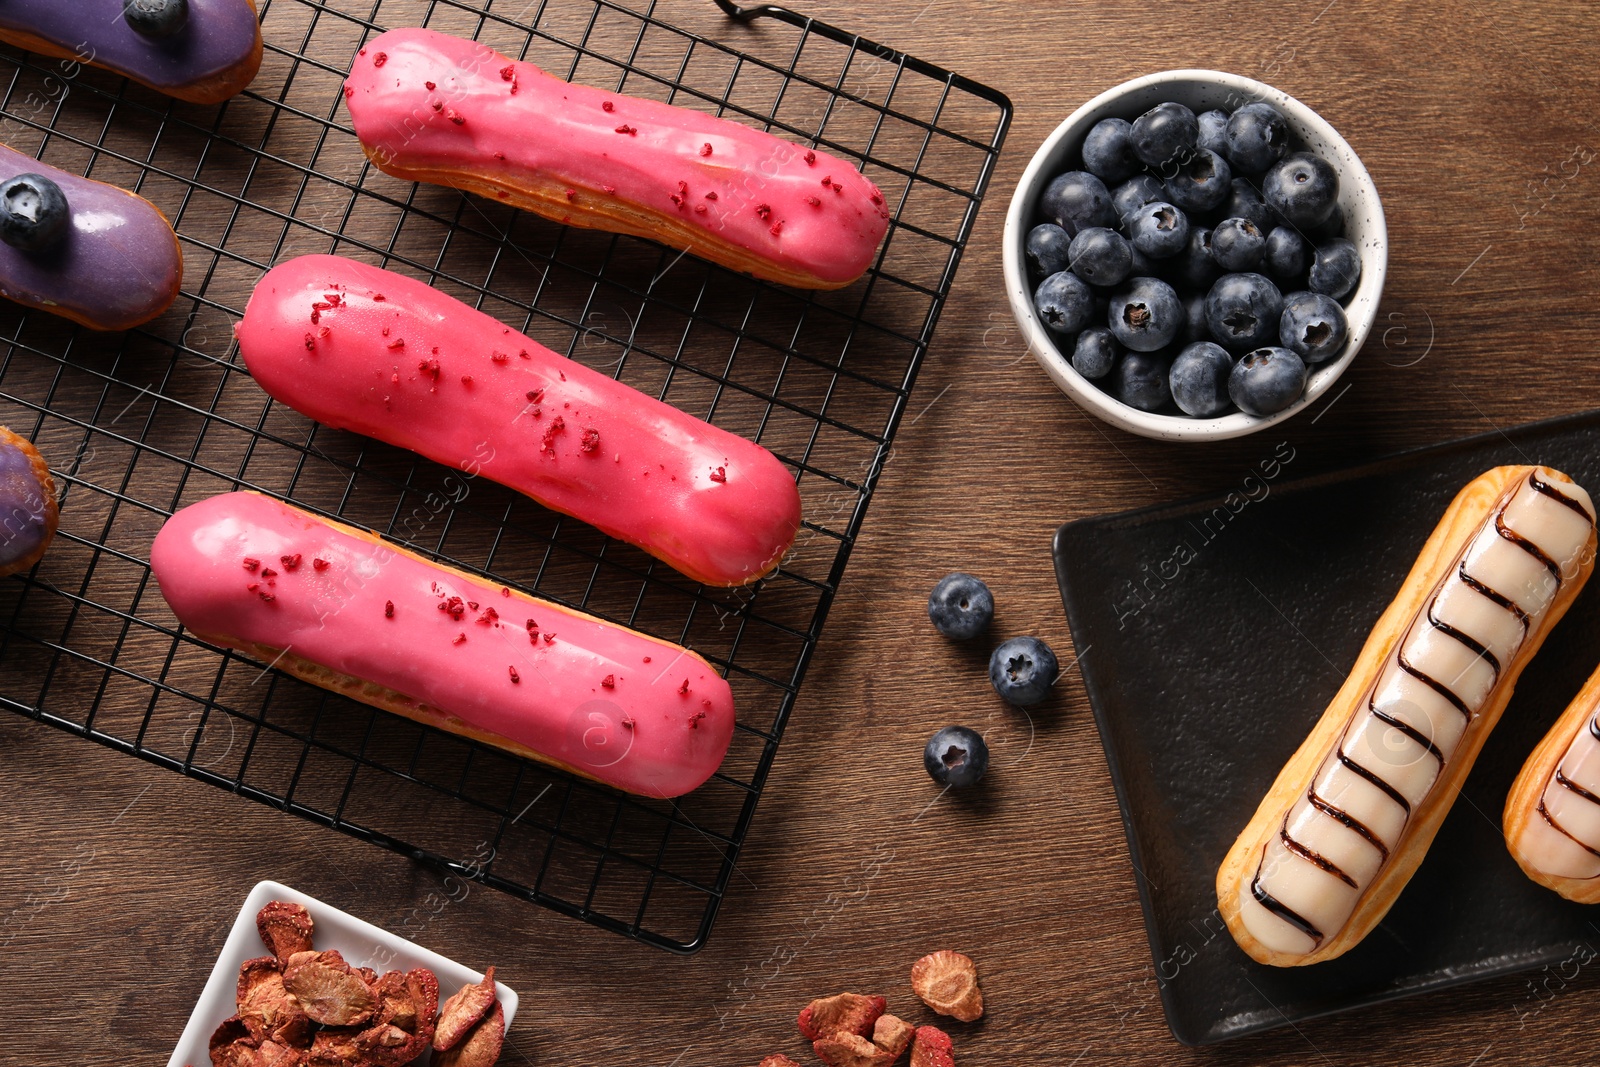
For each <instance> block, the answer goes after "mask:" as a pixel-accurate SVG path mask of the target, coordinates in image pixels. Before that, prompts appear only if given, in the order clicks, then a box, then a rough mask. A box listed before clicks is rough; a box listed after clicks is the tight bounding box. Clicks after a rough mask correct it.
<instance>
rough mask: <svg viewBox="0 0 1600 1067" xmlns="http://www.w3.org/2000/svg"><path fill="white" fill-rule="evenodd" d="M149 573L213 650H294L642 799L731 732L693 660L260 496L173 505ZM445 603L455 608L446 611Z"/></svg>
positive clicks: (718, 758) (706, 758) (714, 686)
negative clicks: (533, 631)
mask: <svg viewBox="0 0 1600 1067" xmlns="http://www.w3.org/2000/svg"><path fill="white" fill-rule="evenodd" d="M285 556H287V557H290V558H291V560H292V558H293V557H294V556H299V560H298V562H297V563H295V564H294V565H293V566H292V567H290V566H288V565H286V564H287V561H285V560H284V559H283V557H285ZM249 560H254V561H257V565H256V566H254V567H251V566H250V565H249V564H248V562H247V561H249ZM318 560H321V561H322V564H319V563H318V562H317V561H318ZM150 564H151V568H152V570H153V571H154V573H155V576H156V581H157V582H159V583H160V586H161V594H162V595H163V596H164V597H166V599H167V603H168V604H170V605H171V606H172V611H173V614H175V615H176V616H177V617H178V620H179V621H180V622H182V623H183V624H184V625H185V626H186V627H188V628H189V629H190V630H192V631H194V633H195V634H196V635H197V636H200V637H202V638H204V639H205V640H208V641H212V642H215V643H218V644H223V645H229V646H232V647H244V646H248V645H258V646H264V647H265V648H268V649H288V650H289V651H290V652H292V653H293V654H294V655H297V656H300V657H303V658H305V659H308V660H311V661H312V662H314V663H317V664H320V665H321V666H324V667H327V668H329V669H330V670H333V671H336V672H338V673H339V674H341V675H347V676H349V677H352V678H359V679H363V680H366V681H369V682H373V683H376V684H377V685H380V686H384V687H386V688H388V689H392V690H395V691H396V692H398V693H401V694H404V695H405V696H406V697H409V698H410V699H411V700H413V701H416V702H418V703H420V704H422V705H426V706H427V707H428V708H432V709H437V711H438V712H441V713H443V715H444V716H445V719H444V720H443V721H440V722H439V723H438V724H439V725H440V726H441V727H443V728H444V729H458V730H459V728H461V727H465V728H466V729H467V730H470V731H478V732H483V733H488V734H492V735H495V736H497V737H501V738H505V739H507V740H509V741H511V742H513V743H514V744H516V745H521V746H524V747H525V748H528V749H532V750H534V751H535V752H538V753H541V754H543V755H544V756H546V757H548V758H550V759H552V760H555V761H557V762H559V763H562V764H565V765H567V766H569V767H572V768H574V769H576V770H578V771H580V772H581V773H584V774H587V775H590V776H592V777H594V778H597V779H599V780H600V781H602V782H605V783H606V784H608V785H613V786H616V787H617V788H618V789H624V790H627V791H628V792H631V793H639V794H643V795H646V796H658V797H670V796H679V795H681V794H683V793H687V792H688V791H689V790H691V789H694V788H695V787H697V786H699V785H700V784H701V783H703V782H704V781H705V780H706V779H707V778H709V777H710V776H711V774H712V772H713V771H715V770H716V769H717V767H718V765H719V764H721V762H722V758H723V756H724V755H725V754H726V753H727V750H728V744H729V741H730V740H731V738H732V736H733V721H734V712H733V693H732V691H731V690H730V689H729V688H728V683H727V682H726V681H725V680H724V679H723V678H722V677H721V676H720V675H718V674H717V673H716V671H715V670H713V669H712V668H711V666H710V665H709V664H708V663H706V662H705V660H703V659H701V658H700V657H699V656H696V655H695V654H694V653H692V652H689V651H687V650H686V649H683V648H680V647H678V646H677V645H673V644H670V643H668V642H666V641H658V640H656V639H655V638H653V637H647V636H645V635H644V634H641V633H637V632H635V631H633V630H629V629H625V628H624V627H621V626H615V625H613V624H611V623H607V622H603V621H601V620H599V619H596V618H593V617H592V616H589V615H583V614H580V613H578V612H575V611H570V610H568V609H566V608H561V607H557V606H556V605H554V604H551V603H548V602H546V601H542V600H535V599H534V598H532V597H529V596H526V595H525V594H521V593H510V594H508V593H507V592H506V591H505V590H504V588H503V587H502V586H498V585H494V584H493V583H490V582H487V581H484V580H482V579H477V578H471V577H469V576H467V575H464V574H462V573H461V572H459V571H455V570H452V569H450V568H447V567H443V566H440V565H439V564H435V563H429V562H427V561H425V560H423V559H421V558H419V557H416V556H413V555H411V554H410V553H408V552H405V551H403V550H400V549H397V548H394V547H391V546H389V545H388V544H386V543H384V542H382V541H379V540H377V539H376V538H373V537H372V536H371V535H365V534H361V533H360V532H359V531H355V530H353V529H351V528H349V527H343V526H341V525H338V524H334V523H329V522H327V521H325V520H323V519H320V518H318V517H317V516H315V515H312V514H310V513H309V512H305V511H302V510H300V509H299V508H296V507H293V506H291V505H289V504H285V503H283V502H282V501H279V500H274V499H272V498H270V497H265V496H262V495H260V494H258V493H248V492H240V493H225V494H223V495H221V496H216V497H212V498H211V499H209V500H205V501H202V502H201V503H198V504H194V505H192V506H190V507H187V508H184V509H183V510H182V511H179V512H178V513H177V514H176V515H174V516H173V517H172V518H171V519H169V520H168V521H167V523H166V525H164V526H163V527H162V528H161V532H160V533H159V534H157V535H156V540H155V544H154V546H153V547H152V548H151V550H150ZM269 571H270V572H272V573H270V574H269ZM452 597H459V598H460V603H459V604H458V605H456V607H457V608H459V611H460V614H459V616H457V615H455V614H452V611H450V610H441V605H446V606H449V605H450V604H451V601H450V598H452ZM391 604H392V605H393V615H392V616H390V615H389V614H388V610H389V605H391ZM471 604H476V605H477V607H476V608H472V607H470V606H469V605H471ZM490 609H493V611H492V612H491V610H490ZM496 616H498V617H496ZM529 619H532V620H533V621H534V622H535V623H536V624H537V629H538V631H539V635H538V637H537V638H534V637H533V635H532V634H530V631H529V629H528V621H527V620H529ZM547 634H548V635H551V636H552V637H553V639H552V640H547V639H546V637H545V635H547ZM513 672H515V678H514V676H513ZM608 680H609V683H610V684H609V685H608V684H607V681H608ZM380 706H381V705H380Z"/></svg>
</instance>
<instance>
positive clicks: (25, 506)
mask: <svg viewBox="0 0 1600 1067" xmlns="http://www.w3.org/2000/svg"><path fill="white" fill-rule="evenodd" d="M50 535H51V530H50V528H49V520H48V518H47V511H46V508H45V498H44V487H43V486H41V485H40V484H39V476H38V475H37V474H35V473H34V470H33V458H32V457H31V456H29V455H28V454H27V453H26V452H24V451H23V450H22V449H20V448H18V447H17V446H16V445H13V444H0V570H5V569H6V568H7V567H10V566H11V565H12V564H14V563H16V562H17V561H18V560H20V559H25V558H27V557H28V556H30V555H32V554H33V553H34V552H37V551H38V550H39V546H40V545H42V544H44V542H45V541H47V540H48V539H49V538H50Z"/></svg>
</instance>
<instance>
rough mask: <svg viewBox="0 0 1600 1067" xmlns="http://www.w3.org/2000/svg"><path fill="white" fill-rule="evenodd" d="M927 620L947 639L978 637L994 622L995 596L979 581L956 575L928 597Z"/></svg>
mask: <svg viewBox="0 0 1600 1067" xmlns="http://www.w3.org/2000/svg"><path fill="white" fill-rule="evenodd" d="M928 618H930V619H932V620H933V625H934V626H935V627H936V628H937V629H938V631H939V632H940V633H942V634H944V635H945V636H946V637H954V638H956V639H957V640H961V641H964V640H966V639H967V638H969V637H977V636H978V635H979V634H981V633H982V632H983V631H984V630H986V629H988V627H989V623H990V622H991V621H993V619H994V596H993V594H991V593H990V592H989V587H988V586H986V585H984V584H983V582H982V581H980V580H979V579H977V578H974V577H973V576H972V575H970V574H963V573H962V572H961V571H956V572H954V573H953V574H947V575H945V576H944V577H943V578H940V579H939V584H938V585H936V586H934V587H933V592H931V593H929V594H928Z"/></svg>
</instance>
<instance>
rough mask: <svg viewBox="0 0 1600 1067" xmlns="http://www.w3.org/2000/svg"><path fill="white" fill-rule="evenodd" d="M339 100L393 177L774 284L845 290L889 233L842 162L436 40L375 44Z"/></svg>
mask: <svg viewBox="0 0 1600 1067" xmlns="http://www.w3.org/2000/svg"><path fill="white" fill-rule="evenodd" d="M344 95H345V98H346V100H347V103H348V105H349V108H350V117H351V119H352V120H353V121H354V124H355V130H356V136H357V137H358V138H360V140H361V147H362V149H363V150H364V151H365V152H366V154H367V157H368V158H369V159H371V160H372V161H373V163H375V164H376V165H377V166H378V168H379V169H380V170H382V171H384V172H385V173H387V174H391V175H393V176H395V177H397V178H403V179H406V180H409V181H419V182H432V183H435V184H438V185H448V186H451V187H453V188H456V189H465V190H469V191H471V192H475V193H478V194H480V195H483V196H487V197H490V198H492V199H498V200H503V201H505V202H506V203H509V204H513V205H515V206H516V207H519V208H522V209H524V210H526V211H532V212H534V213H535V214H538V215H542V216H544V217H545V218H547V219H552V220H554V221H556V222H562V223H567V224H569V225H572V226H584V227H589V228H591V229H598V230H608V231H612V232H615V233H628V234H634V235H635V236H639V237H647V238H651V239H653V240H657V241H660V242H661V243H663V244H666V245H670V246H672V247H673V248H683V249H687V250H688V251H690V252H693V253H694V254H695V255H697V256H700V257H701V258H702V259H708V260H710V261H711V262H713V263H717V264H720V265H721V266H724V267H729V268H732V269H734V270H739V271H744V272H746V273H749V274H753V275H755V276H756V277H758V278H764V279H767V280H768V281H775V282H783V283H784V284H787V285H793V286H796V287H799V288H803V289H837V288H840V287H842V286H845V285H849V284H850V283H851V282H853V281H855V280H856V279H857V278H859V277H860V276H861V275H862V274H863V273H864V272H865V271H866V269H867V268H868V267H869V266H871V265H872V260H873V257H874V255H875V254H876V253H877V249H878V245H879V244H881V243H882V241H883V235H884V233H885V232H886V231H887V229H888V225H889V211H888V208H887V207H886V206H885V204H884V200H883V194H882V193H880V192H879V191H878V187H877V186H875V185H873V184H872V182H870V181H868V180H867V179H866V178H865V177H863V176H862V175H861V174H860V173H859V172H858V171H857V170H856V169H855V168H854V167H853V166H851V165H850V164H848V163H846V162H844V161H843V160H840V159H838V158H836V157H833V156H828V155H824V154H823V153H821V152H816V151H811V150H808V149H805V148H803V147H800V146H798V145H794V144H791V143H790V142H788V141H785V140H783V139H782V138H779V137H775V136H773V135H772V134H770V133H764V132H762V131H760V130H755V129H751V128H750V127H748V126H745V125H742V124H740V123H737V122H731V121H729V120H727V119H720V118H717V117H715V116H713V115H707V114H704V113H703V112H699V111H692V110H689V109H687V108H682V107H675V106H673V105H671V104H663V103H659V102H657V101H654V100H643V99H639V98H637V97H631V96H623V95H621V94H620V93H613V92H605V91H602V90H600V89H592V88H589V87H588V86H584V85H573V84H571V83H569V82H564V81H562V80H561V79H559V78H554V77H551V76H550V75H548V74H546V73H545V72H544V71H542V70H540V69H539V68H538V67H536V66H534V65H533V64H531V63H521V62H517V61H514V60H512V59H509V58H507V57H506V56H503V55H500V54H499V53H498V52H496V51H494V50H493V49H492V48H490V47H489V46H487V45H484V44H479V43H477V42H475V41H468V40H463V39H461V38H459V37H451V36H449V35H447V34H443V33H438V32H436V31H434V30H424V29H399V30H390V31H388V32H387V33H384V34H380V35H379V36H378V37H375V38H373V40H372V41H370V42H369V43H368V44H367V46H366V47H365V48H363V49H361V51H360V53H359V54H358V55H357V56H356V60H355V63H354V65H353V68H352V69H351V71H350V77H349V79H348V80H347V81H346V82H345V85H344Z"/></svg>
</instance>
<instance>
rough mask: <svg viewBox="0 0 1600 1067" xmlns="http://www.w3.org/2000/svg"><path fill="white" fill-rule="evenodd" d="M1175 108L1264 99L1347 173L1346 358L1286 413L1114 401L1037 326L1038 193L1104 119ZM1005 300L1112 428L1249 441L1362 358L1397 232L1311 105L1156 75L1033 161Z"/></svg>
mask: <svg viewBox="0 0 1600 1067" xmlns="http://www.w3.org/2000/svg"><path fill="white" fill-rule="evenodd" d="M1168 100H1171V101H1175V102H1177V103H1180V104H1183V105H1185V106H1186V107H1189V108H1191V109H1193V110H1194V111H1195V113H1197V114H1198V113H1199V112H1202V111H1208V110H1210V109H1212V108H1222V109H1223V110H1225V111H1233V110H1234V109H1236V108H1237V107H1239V106H1240V105H1242V104H1246V103H1250V102H1251V101H1254V100H1261V101H1264V102H1266V103H1268V104H1271V105H1272V106H1273V107H1275V108H1277V109H1278V110H1279V111H1281V112H1282V113H1283V115H1284V117H1285V118H1287V119H1288V120H1289V128H1290V131H1291V132H1292V133H1293V135H1294V141H1295V148H1296V150H1300V149H1304V150H1307V151H1311V152H1315V153H1316V154H1317V155H1319V156H1321V157H1322V158H1323V159H1325V160H1327V161H1328V162H1329V163H1332V164H1333V166H1334V169H1335V170H1337V171H1338V172H1339V206H1340V207H1341V208H1342V209H1343V210H1344V217H1345V237H1347V238H1348V239H1349V240H1351V241H1353V242H1354V243H1355V246H1356V248H1357V249H1358V250H1359V251H1360V254H1361V281H1360V282H1359V283H1358V284H1357V286H1356V291H1355V292H1354V293H1353V294H1351V297H1350V299H1349V300H1348V301H1347V302H1346V304H1345V314H1346V316H1347V317H1348V318H1349V322H1350V339H1349V341H1347V342H1346V343H1345V350H1344V353H1343V354H1342V355H1341V356H1340V357H1339V358H1338V359H1337V360H1334V361H1332V362H1330V363H1324V364H1322V365H1320V366H1318V367H1316V368H1314V369H1313V370H1312V373H1311V376H1310V378H1309V380H1308V381H1307V382H1306V391H1305V395H1304V396H1302V397H1301V398H1300V399H1299V400H1297V401H1296V402H1295V403H1293V404H1291V405H1290V406H1289V407H1287V408H1285V409H1284V410H1282V411H1279V412H1277V413H1275V414H1272V415H1267V416H1262V417H1257V416H1254V415H1246V414H1244V413H1243V412H1237V411H1236V412H1234V413H1232V414H1230V415H1222V416H1219V417H1217V418H1214V419H1197V418H1190V417H1188V416H1183V415H1153V414H1151V413H1149V412H1146V411H1140V410H1139V409H1137V408H1132V407H1129V406H1128V405H1126V404H1124V403H1122V402H1121V401H1119V400H1116V399H1115V398H1113V397H1112V396H1111V394H1109V393H1107V392H1105V391H1103V390H1102V389H1101V388H1100V387H1099V386H1097V385H1095V384H1094V383H1093V382H1091V381H1090V380H1089V379H1087V378H1085V377H1084V376H1083V375H1081V374H1079V373H1078V372H1077V371H1075V370H1073V369H1072V363H1071V361H1070V360H1069V359H1068V355H1067V354H1064V353H1062V352H1061V351H1059V350H1058V349H1057V348H1056V346H1055V343H1054V342H1053V341H1052V340H1051V335H1050V333H1049V332H1048V331H1047V330H1046V329H1045V327H1044V324H1043V323H1041V322H1040V321H1039V316H1038V314H1037V312H1035V311H1034V307H1033V290H1034V285H1033V283H1032V282H1031V280H1030V279H1029V277H1028V268H1027V264H1026V263H1025V262H1024V261H1023V242H1024V241H1025V240H1026V238H1027V236H1028V230H1029V229H1031V228H1032V227H1033V225H1034V223H1035V222H1036V221H1037V213H1038V203H1039V194H1040V193H1041V192H1042V191H1043V190H1044V187H1045V186H1046V185H1048V184H1049V182H1050V179H1052V178H1054V177H1055V176H1056V175H1057V174H1060V173H1061V172H1062V171H1065V170H1070V169H1072V168H1073V167H1075V166H1078V165H1079V162H1078V161H1079V152H1080V151H1081V150H1082V147H1083V138H1084V136H1085V135H1086V134H1087V133H1088V132H1089V130H1090V128H1091V127H1093V126H1094V124H1095V123H1097V122H1099V121H1100V120H1101V119H1103V118H1111V117H1117V118H1124V119H1127V120H1129V121H1130V122H1131V121H1133V120H1134V119H1136V118H1138V117H1139V116H1140V115H1142V114H1144V113H1145V112H1146V111H1148V110H1150V108H1152V107H1154V106H1155V105H1157V104H1159V103H1162V102H1163V101H1168ZM1002 258H1003V261H1004V264H1005V281H1006V299H1008V300H1009V301H1010V302H1011V313H1012V314H1013V315H1014V316H1016V320H1017V326H1018V328H1019V329H1021V330H1022V335H1023V337H1024V339H1025V340H1026V341H1027V345H1028V350H1029V351H1030V352H1032V353H1033V357H1034V358H1035V359H1037V360H1038V361H1039V365H1040V366H1042V367H1043V368H1044V369H1045V373H1047V374H1049V375H1050V377H1051V379H1052V380H1054V381H1055V383H1056V385H1058V386H1059V387H1060V388H1061V391H1062V392H1064V393H1066V394H1067V395H1068V396H1069V397H1071V398H1072V399H1073V400H1074V401H1076V402H1077V404H1078V406H1079V407H1081V408H1083V409H1084V410H1085V411H1087V412H1089V413H1090V414H1091V415H1094V416H1096V417H1098V418H1100V419H1103V420H1104V421H1106V422H1109V423H1111V424H1112V425H1113V426H1119V427H1121V428H1122V429H1124V430H1127V431H1128V432H1130V433H1136V434H1140V435H1142V436H1144V437H1154V438H1158V439H1163V440H1169V441H1195V440H1222V439H1224V438H1229V437H1242V436H1244V435H1245V434H1249V433H1255V432H1256V431H1257V430H1263V429H1266V428H1267V427H1268V426H1271V425H1273V424H1275V423H1279V422H1282V421H1283V420H1284V419H1287V418H1289V417H1290V416H1292V415H1293V414H1294V413H1295V412H1297V411H1300V410H1301V409H1303V408H1305V407H1307V406H1309V405H1311V404H1313V403H1315V402H1316V400H1317V399H1318V398H1319V397H1321V396H1322V395H1323V394H1324V393H1326V392H1327V391H1328V390H1329V389H1330V388H1331V387H1332V386H1333V383H1334V382H1336V381H1337V380H1338V379H1339V375H1341V374H1343V373H1344V370H1345V368H1346V367H1348V366H1349V365H1350V361H1351V360H1353V359H1354V358H1355V356H1356V353H1357V352H1359V351H1360V350H1361V346H1362V344H1363V343H1365V341H1366V339H1367V335H1368V334H1369V333H1370V332H1371V331H1372V324H1373V322H1374V321H1375V320H1376V319H1377V315H1378V298H1379V297H1380V296H1381V295H1382V293H1383V276H1384V273H1385V271H1386V270H1387V268H1388V263H1389V232H1388V228H1387V227H1386V226H1385V225H1384V219H1383V205H1382V204H1381V203H1380V202H1379V201H1378V190H1377V188H1376V187H1375V186H1374V185H1373V184H1372V176H1371V175H1370V174H1368V173H1367V168H1366V167H1364V166H1362V165H1361V160H1360V158H1359V157H1357V155H1356V154H1355V151H1354V150H1353V149H1352V148H1351V147H1350V146H1349V144H1347V143H1346V142H1345V139H1344V138H1343V137H1340V136H1339V134H1338V132H1337V131H1335V130H1334V128H1333V127H1332V126H1330V125H1328V124H1327V123H1326V122H1324V121H1323V120H1322V117H1321V116H1320V115H1318V114H1317V113H1316V112H1315V111H1312V110H1311V109H1310V108H1309V107H1306V105H1304V104H1302V103H1301V102H1300V101H1298V100H1296V99H1295V98H1294V97H1292V96H1289V95H1288V94H1287V93H1282V92H1279V91H1278V90H1277V89H1274V88H1272V86H1270V85H1265V84H1263V83H1261V82H1258V81H1254V80H1252V79H1250V78H1241V77H1239V76H1238V75H1236V74H1224V73H1222V72H1221V71H1215V70H1168V71H1163V72H1161V73H1160V74H1148V75H1146V76H1144V77H1142V78H1135V79H1133V80H1132V81H1128V82H1123V83H1122V84H1121V85H1118V86H1117V87H1116V88H1114V89H1108V90H1107V91H1105V92H1103V93H1101V94H1100V95H1099V96H1097V97H1095V98H1094V99H1093V100H1090V101H1089V102H1088V103H1087V104H1084V105H1083V106H1082V107H1080V108H1079V109H1078V110H1076V111H1074V112H1073V113H1072V114H1071V115H1070V116H1068V118H1067V120H1066V121H1065V122H1063V123H1062V124H1061V125H1060V126H1057V127H1056V129H1055V132H1053V133H1051V134H1050V136H1049V137H1046V138H1045V140H1044V144H1042V145H1040V146H1039V150H1038V151H1037V152H1035V153H1034V155H1033V159H1032V160H1030V161H1029V163H1028V169H1027V170H1025V171H1023V172H1022V180H1021V181H1020V182H1018V183H1017V191H1016V193H1014V194H1013V195H1012V197H1011V209H1010V210H1009V211H1008V212H1007V213H1006V229H1005V248H1004V253H1003V257H1002Z"/></svg>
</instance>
